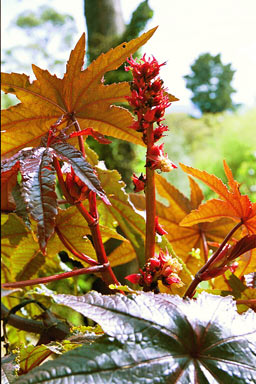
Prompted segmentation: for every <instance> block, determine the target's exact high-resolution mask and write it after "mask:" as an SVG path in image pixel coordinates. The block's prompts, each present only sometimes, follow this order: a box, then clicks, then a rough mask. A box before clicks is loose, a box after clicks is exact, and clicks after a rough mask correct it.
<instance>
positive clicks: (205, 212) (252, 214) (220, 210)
mask: <svg viewBox="0 0 256 384" xmlns="http://www.w3.org/2000/svg"><path fill="white" fill-rule="evenodd" d="M180 166H181V168H182V169H183V171H185V172H186V173H189V174H190V175H192V176H194V177H196V178H198V179H199V180H201V181H203V182H204V183H205V184H206V185H208V186H209V187H210V188H211V189H212V190H213V191H214V192H216V193H217V194H218V195H219V197H220V199H211V200H209V201H207V202H206V203H205V204H201V205H200V206H199V207H198V209H195V210H194V211H192V212H191V213H190V214H189V215H187V216H186V217H185V218H184V219H183V220H182V222H181V225H183V226H191V225H195V224H198V223H202V222H207V221H208V222H213V221H215V220H218V219H220V218H223V217H228V218H230V219H232V220H234V221H237V222H239V221H242V222H243V224H244V225H245V227H246V228H247V231H248V233H255V232H256V203H252V202H251V201H250V199H249V197H248V196H247V195H241V193H240V191H239V184H238V183H237V181H235V180H234V178H233V175H232V172H231V170H230V168H229V167H228V165H227V163H226V162H225V161H224V170H225V173H226V176H227V179H228V184H229V187H230V190H229V189H228V188H227V187H226V185H225V184H224V183H223V182H222V181H221V180H220V179H219V178H218V177H216V176H214V175H211V174H209V173H207V172H205V171H199V170H198V169H195V168H192V167H188V166H186V165H184V164H180Z"/></svg>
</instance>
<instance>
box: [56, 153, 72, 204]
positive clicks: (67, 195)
mask: <svg viewBox="0 0 256 384" xmlns="http://www.w3.org/2000/svg"><path fill="white" fill-rule="evenodd" d="M53 164H54V168H55V169H56V172H57V176H58V180H59V183H60V187H61V191H62V193H63V195H64V196H65V198H66V200H67V202H68V203H69V204H74V200H73V198H72V196H70V194H69V192H68V190H67V188H66V184H65V181H64V179H63V174H62V171H61V167H60V163H59V160H58V159H57V158H56V157H54V158H53Z"/></svg>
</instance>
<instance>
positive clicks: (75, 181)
mask: <svg viewBox="0 0 256 384" xmlns="http://www.w3.org/2000/svg"><path fill="white" fill-rule="evenodd" d="M66 187H67V190H68V192H69V194H70V195H71V196H72V197H73V198H74V201H75V202H78V201H82V200H84V199H86V198H87V197H88V194H89V192H90V189H89V188H88V187H87V186H86V185H85V184H84V183H83V182H82V180H80V179H79V177H78V176H77V175H76V174H75V172H74V170H73V168H72V167H71V172H68V173H67V174H66Z"/></svg>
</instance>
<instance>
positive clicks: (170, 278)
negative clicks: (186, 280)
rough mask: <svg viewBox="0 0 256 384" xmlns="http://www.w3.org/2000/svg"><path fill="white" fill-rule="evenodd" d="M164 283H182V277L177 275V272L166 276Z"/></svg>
mask: <svg viewBox="0 0 256 384" xmlns="http://www.w3.org/2000/svg"><path fill="white" fill-rule="evenodd" d="M163 283H164V284H165V285H172V284H181V279H180V278H179V276H176V275H175V274H173V275H170V276H168V277H167V278H165V279H164V281H163Z"/></svg>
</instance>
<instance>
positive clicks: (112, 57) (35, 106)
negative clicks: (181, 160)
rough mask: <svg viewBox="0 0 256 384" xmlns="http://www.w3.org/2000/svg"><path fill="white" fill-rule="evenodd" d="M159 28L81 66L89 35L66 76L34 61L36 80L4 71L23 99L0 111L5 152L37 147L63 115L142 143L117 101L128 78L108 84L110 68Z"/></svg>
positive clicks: (6, 86)
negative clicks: (56, 74) (55, 73)
mask: <svg viewBox="0 0 256 384" xmlns="http://www.w3.org/2000/svg"><path fill="white" fill-rule="evenodd" d="M155 30H156V28H153V29H151V30H150V31H148V32H146V33H144V34H143V35H142V36H140V37H138V38H136V39H134V40H131V41H130V42H128V43H123V44H120V45H119V46H117V47H116V48H114V49H111V50H110V51H108V52H107V53H105V54H102V55H100V56H99V57H98V58H97V59H96V60H95V61H93V62H92V63H91V64H90V65H89V67H88V68H87V69H85V70H82V66H83V61H84V54H85V34H83V35H82V37H81V38H80V40H79V41H78V43H77V45H76V47H75V48H74V50H73V51H72V52H71V54H70V58H69V60H68V63H67V68H66V73H65V75H64V77H63V78H62V79H60V78H58V77H57V76H55V75H51V74H50V73H49V72H48V71H47V70H43V69H40V68H39V67H37V66H36V65H33V71H34V74H35V76H36V80H35V81H33V82H32V83H31V82H30V81H29V77H28V76H26V75H25V74H17V73H11V74H8V73H4V74H2V78H1V80H2V90H3V91H4V92H5V93H13V94H15V95H16V96H17V98H18V99H19V100H20V101H21V103H20V104H18V105H15V106H13V107H10V108H8V109H7V110H4V111H3V112H2V130H3V131H4V132H3V134H2V155H3V156H4V157H10V156H11V155H13V154H14V153H16V152H17V151H19V150H20V149H22V148H24V147H31V146H36V145H38V143H39V142H40V139H41V138H42V137H43V136H44V135H45V134H46V133H47V132H48V131H49V129H50V126H51V125H52V124H54V123H55V122H56V121H57V120H58V119H59V118H61V117H62V116H63V115H64V116H65V117H66V119H67V124H70V123H71V122H72V119H74V118H75V119H76V120H77V121H78V123H79V124H80V127H81V128H82V129H84V128H87V127H93V128H94V129H96V130H97V131H99V132H100V133H101V134H107V135H108V136H113V137H116V138H119V139H123V140H127V141H130V142H133V143H136V144H142V141H141V138H140V134H139V133H138V132H136V131H135V130H132V129H130V128H129V127H130V125H131V124H132V122H133V117H132V115H131V114H130V112H129V111H128V110H127V109H124V108H120V107H117V106H115V105H113V104H114V103H116V102H120V101H124V100H125V96H127V95H129V93H130V87H129V84H128V83H127V82H124V83H120V84H111V85H104V84H103V82H102V79H103V76H104V74H105V73H106V72H108V71H111V70H115V69H117V68H118V67H119V66H120V65H121V64H122V63H123V62H124V61H125V60H126V58H127V57H129V56H130V55H131V54H132V53H134V52H135V51H136V50H137V49H138V48H139V47H141V46H142V45H143V44H145V43H146V42H147V40H148V39H149V38H150V37H151V36H152V35H153V33H154V32H155Z"/></svg>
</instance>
